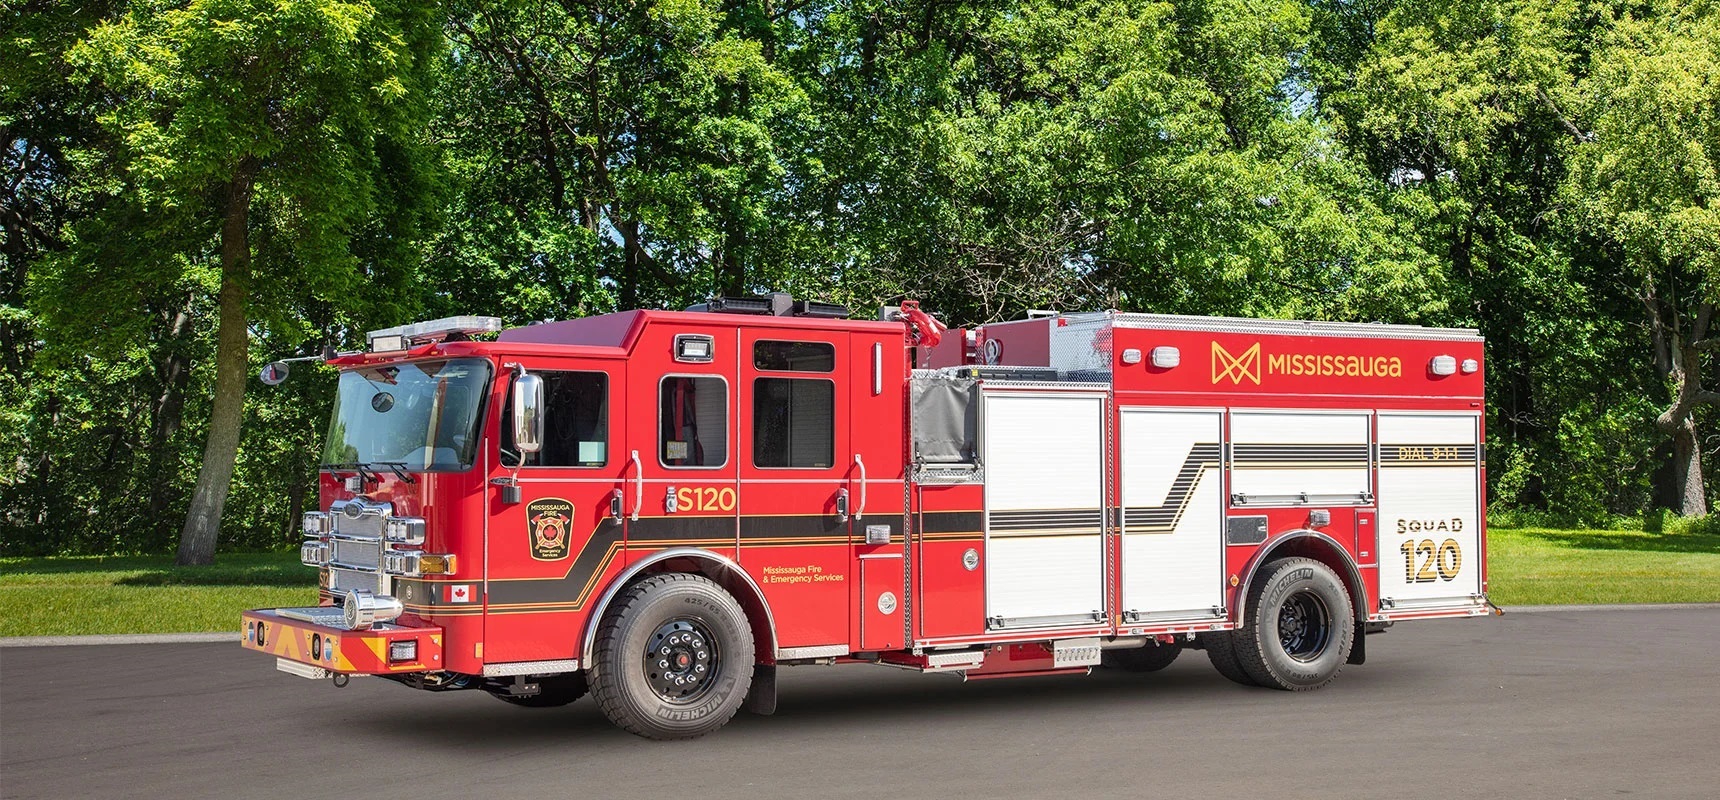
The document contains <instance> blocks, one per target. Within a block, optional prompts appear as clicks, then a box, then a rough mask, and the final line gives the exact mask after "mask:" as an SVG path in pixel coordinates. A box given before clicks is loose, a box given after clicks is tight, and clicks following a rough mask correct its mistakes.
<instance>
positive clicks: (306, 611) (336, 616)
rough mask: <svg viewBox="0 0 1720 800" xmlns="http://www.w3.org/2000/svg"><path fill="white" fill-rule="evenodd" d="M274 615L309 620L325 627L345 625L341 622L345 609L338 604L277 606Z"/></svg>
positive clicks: (302, 620)
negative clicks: (293, 606)
mask: <svg viewBox="0 0 1720 800" xmlns="http://www.w3.org/2000/svg"><path fill="white" fill-rule="evenodd" d="M275 615H276V616H280V617H285V618H286V619H296V620H298V621H300V622H309V623H310V624H312V625H321V626H323V627H325V628H340V627H345V626H344V624H343V623H344V622H345V621H346V610H345V609H342V608H341V607H340V606H306V607H303V608H277V609H275Z"/></svg>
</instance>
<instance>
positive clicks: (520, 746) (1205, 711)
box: [0, 608, 1720, 800]
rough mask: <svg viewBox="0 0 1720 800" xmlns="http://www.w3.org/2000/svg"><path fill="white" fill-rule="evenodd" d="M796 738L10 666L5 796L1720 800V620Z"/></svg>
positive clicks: (213, 656) (1603, 625) (837, 678)
mask: <svg viewBox="0 0 1720 800" xmlns="http://www.w3.org/2000/svg"><path fill="white" fill-rule="evenodd" d="M780 688H781V706H780V708H779V710H778V713H777V715H776V716H774V717H753V716H746V715H742V716H740V717H737V718H736V719H735V721H734V722H733V723H731V724H730V725H729V726H728V727H727V728H725V729H723V730H722V731H720V732H718V733H716V734H715V735H712V736H709V737H706V738H704V739H700V740H696V741H691V742H678V743H658V742H649V741H645V740H643V739H638V738H635V737H633V736H630V735H628V734H625V733H622V732H620V731H618V730H616V729H614V728H612V727H610V726H609V725H608V724H607V723H606V722H605V721H604V720H603V718H602V717H601V716H599V715H598V713H597V710H596V709H595V708H594V707H593V705H592V703H591V701H590V700H589V699H587V700H582V701H581V702H579V703H576V704H575V705H573V706H571V707H568V708H564V709H552V710H534V709H519V708H513V707H510V706H506V705H504V704H502V703H500V702H498V701H496V700H494V699H491V698H489V697H487V696H485V695H483V694H481V693H478V692H460V693H450V694H442V695H436V694H430V693H426V692H415V691H411V690H408V689H406V688H404V687H401V686H397V685H395V684H392V683H387V682H384V681H379V680H355V681H353V683H352V685H351V686H350V687H348V688H346V689H342V690H337V689H334V688H332V687H331V686H330V685H329V684H328V683H327V682H326V681H322V682H312V681H307V680H304V679H301V678H295V677H292V676H289V675H286V674H283V673H279V672H276V671H275V669H274V664H273V663H272V662H271V661H269V660H268V659H266V658H262V657H258V656H257V655H256V654H253V653H248V652H243V651H241V650H240V648H239V646H238V645H237V644H169V645H124V646H104V647H25V648H6V649H4V650H0V797H4V798H8V800H24V798H130V797H173V798H205V797H210V798H317V800H323V799H325V798H347V797H373V798H403V799H404V800H430V799H432V798H459V800H477V799H479V798H509V797H531V798H549V797H561V798H582V799H583V798H667V799H669V800H706V799H707V798H709V799H712V800H715V799H719V798H748V800H753V799H755V798H769V797H796V798H802V797H805V798H836V797H866V798H873V799H874V800H875V799H876V798H879V797H892V796H895V797H959V798H969V797H984V798H991V797H1027V798H1060V799H1061V798H1090V797H1123V796H1130V797H1166V796H1169V797H1216V798H1257V797H1260V798H1265V797H1273V798H1276V797H1289V798H1298V797H1321V798H1328V797H1337V798H1347V797H1354V798H1380V797H1394V798H1395V797H1447V798H1457V797H1462V798H1474V797H1511V798H1535V797H1553V798H1559V797H1613V796H1618V795H1637V796H1646V797H1656V798H1660V797H1702V798H1713V797H1720V752H1717V751H1720V609H1715V608H1706V609H1682V610H1665V609H1660V610H1631V611H1578V612H1554V613H1536V614H1508V615H1507V616H1505V617H1503V618H1495V619H1480V620H1446V621H1436V622H1415V623H1405V624H1402V625H1399V626H1397V627H1396V628H1394V629H1393V630H1391V631H1390V632H1388V633H1386V634H1384V635H1382V636H1376V637H1372V638H1371V639H1370V640H1369V663H1368V664H1367V665H1365V666H1361V667H1349V668H1347V669H1346V670H1345V672H1344V674H1343V675H1342V676H1340V677H1339V679H1338V681H1337V682H1336V683H1335V684H1333V685H1332V686H1331V687H1328V688H1327V689H1325V690H1322V691H1318V692H1311V693H1304V694H1290V693H1285V692H1273V691H1267V690H1263V689H1245V688H1242V687H1239V686H1236V685H1233V684H1231V683H1229V682H1227V681H1225V680H1224V679H1223V678H1221V677H1219V675H1218V674H1217V673H1216V672H1214V671H1213V670H1212V668H1211V667H1210V666H1209V665H1208V664H1207V662H1206V658H1205V654H1203V653H1199V652H1188V653H1184V654H1183V658H1182V659H1180V660H1179V661H1178V662H1177V663H1176V664H1174V665H1172V666H1171V667H1170V668H1169V669H1167V670H1165V671H1164V672H1161V673H1157V674H1154V675H1148V676H1138V675H1129V674H1114V673H1104V672H1095V673H1094V675H1093V676H1091V677H1087V678H1028V679H1019V680H1008V681H984V682H976V683H969V684H964V683H960V682H959V681H957V680H955V679H954V678H951V677H948V676H926V675H915V674H911V673H905V672H898V671H896V670H890V669H885V668H879V667H867V666H851V667H800V668H795V669H785V670H783V672H782V677H781V680H780Z"/></svg>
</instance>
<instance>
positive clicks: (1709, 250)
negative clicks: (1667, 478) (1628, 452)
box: [1567, 2, 1720, 515]
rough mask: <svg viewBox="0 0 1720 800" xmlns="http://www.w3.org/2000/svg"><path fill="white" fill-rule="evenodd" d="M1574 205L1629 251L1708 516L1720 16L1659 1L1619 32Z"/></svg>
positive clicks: (1719, 11) (1666, 425)
mask: <svg viewBox="0 0 1720 800" xmlns="http://www.w3.org/2000/svg"><path fill="white" fill-rule="evenodd" d="M1581 90H1582V101H1581V102H1582V108H1581V109H1580V113H1581V118H1582V119H1583V120H1584V121H1585V122H1586V125H1587V130H1586V131H1584V130H1582V129H1581V128H1579V127H1577V126H1575V125H1573V126H1572V127H1573V129H1572V134H1573V138H1574V139H1575V145H1574V151H1575V153H1574V158H1573V160H1574V165H1573V169H1572V178H1571V181H1570V183H1569V185H1568V186H1567V195H1568V197H1569V198H1570V202H1571V204H1572V205H1573V207H1574V208H1576V209H1577V211H1578V212H1579V214H1580V215H1581V219H1582V220H1583V221H1584V222H1586V223H1587V224H1590V225H1593V226H1594V227H1595V229H1596V233H1597V234H1599V235H1602V236H1607V237H1611V238H1612V239H1613V240H1614V241H1615V242H1616V243H1617V245H1618V251H1619V261H1620V264H1619V266H1621V267H1622V268H1623V269H1622V270H1621V271H1620V275H1619V277H1620V282H1621V283H1622V284H1623V285H1624V286H1625V287H1626V288H1627V290H1628V291H1631V292H1633V293H1634V295H1635V296H1636V298H1637V299H1638V300H1639V301H1640V302H1641V304H1642V308H1643V310H1644V311H1645V314H1644V317H1645V319H1646V320H1647V325H1646V327H1647V328H1648V330H1649V333H1650V345H1651V347H1650V348H1649V351H1648V352H1649V355H1648V359H1649V360H1651V361H1652V363H1653V365H1654V368H1655V371H1656V373H1657V374H1658V375H1660V377H1661V378H1662V380H1663V381H1665V384H1666V387H1667V392H1668V394H1669V395H1670V397H1669V398H1668V402H1667V404H1666V406H1665V407H1664V409H1663V410H1661V411H1660V413H1659V414H1658V415H1657V416H1656V418H1655V420H1654V423H1655V427H1656V428H1658V429H1659V431H1660V432H1661V433H1662V434H1663V435H1664V436H1666V437H1668V438H1669V439H1671V441H1672V449H1673V486H1674V488H1675V489H1676V496H1677V503H1678V510H1679V512H1680V513H1681V514H1685V515H1701V514H1706V513H1708V500H1707V492H1706V490H1705V488H1704V484H1703V474H1702V437H1701V435H1700V433H1699V430H1698V425H1697V417H1696V411H1697V408H1698V407H1699V406H1702V405H1713V404H1716V403H1720V392H1715V391H1713V390H1711V389H1708V388H1707V387H1706V386H1705V385H1704V383H1703V379H1702V371H1703V367H1704V362H1705V361H1706V360H1707V358H1706V356H1707V354H1708V353H1710V352H1712V351H1714V350H1716V349H1720V331H1716V330H1713V327H1712V326H1713V323H1714V312H1715V303H1716V302H1717V301H1720V205H1717V203H1720V8H1717V7H1716V5H1715V4H1714V3H1712V2H1695V3H1687V2H1679V3H1656V4H1654V6H1653V7H1652V8H1651V9H1650V10H1648V13H1646V14H1643V15H1642V16H1641V17H1638V16H1634V15H1626V16H1623V17H1621V18H1620V19H1618V20H1617V22H1616V24H1614V25H1613V26H1611V30H1610V33H1609V35H1608V36H1607V38H1606V40H1605V44H1604V47H1603V48H1602V49H1601V50H1600V51H1599V52H1598V53H1596V56H1595V68H1594V70H1593V72H1592V73H1590V75H1589V76H1588V78H1587V79H1586V80H1585V81H1583V83H1582V86H1581Z"/></svg>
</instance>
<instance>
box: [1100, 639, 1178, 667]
mask: <svg viewBox="0 0 1720 800" xmlns="http://www.w3.org/2000/svg"><path fill="white" fill-rule="evenodd" d="M1181 653H1182V645H1180V644H1158V643H1152V644H1148V645H1147V646H1146V647H1131V648H1128V649H1125V650H1106V651H1105V652H1103V653H1100V654H1099V664H1100V666H1104V667H1108V668H1110V669H1120V670H1123V671H1125V672H1158V671H1159V670H1161V669H1164V668H1165V667H1168V666H1170V665H1171V662H1172V661H1175V660H1177V656H1178V655H1180V654H1181Z"/></svg>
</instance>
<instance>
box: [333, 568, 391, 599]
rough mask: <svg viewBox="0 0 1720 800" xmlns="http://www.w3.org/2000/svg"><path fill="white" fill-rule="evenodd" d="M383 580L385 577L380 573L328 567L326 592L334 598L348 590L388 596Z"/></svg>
mask: <svg viewBox="0 0 1720 800" xmlns="http://www.w3.org/2000/svg"><path fill="white" fill-rule="evenodd" d="M385 579H386V576H384V575H383V574H382V573H380V572H359V571H358V570H351V569H339V568H336V567H330V568H329V571H328V590H329V592H331V593H333V594H334V595H335V596H336V597H339V596H340V595H341V594H343V593H345V592H346V590H348V589H358V590H360V591H364V592H370V593H372V594H388V592H387V588H388V587H387V586H386V585H385Z"/></svg>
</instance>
